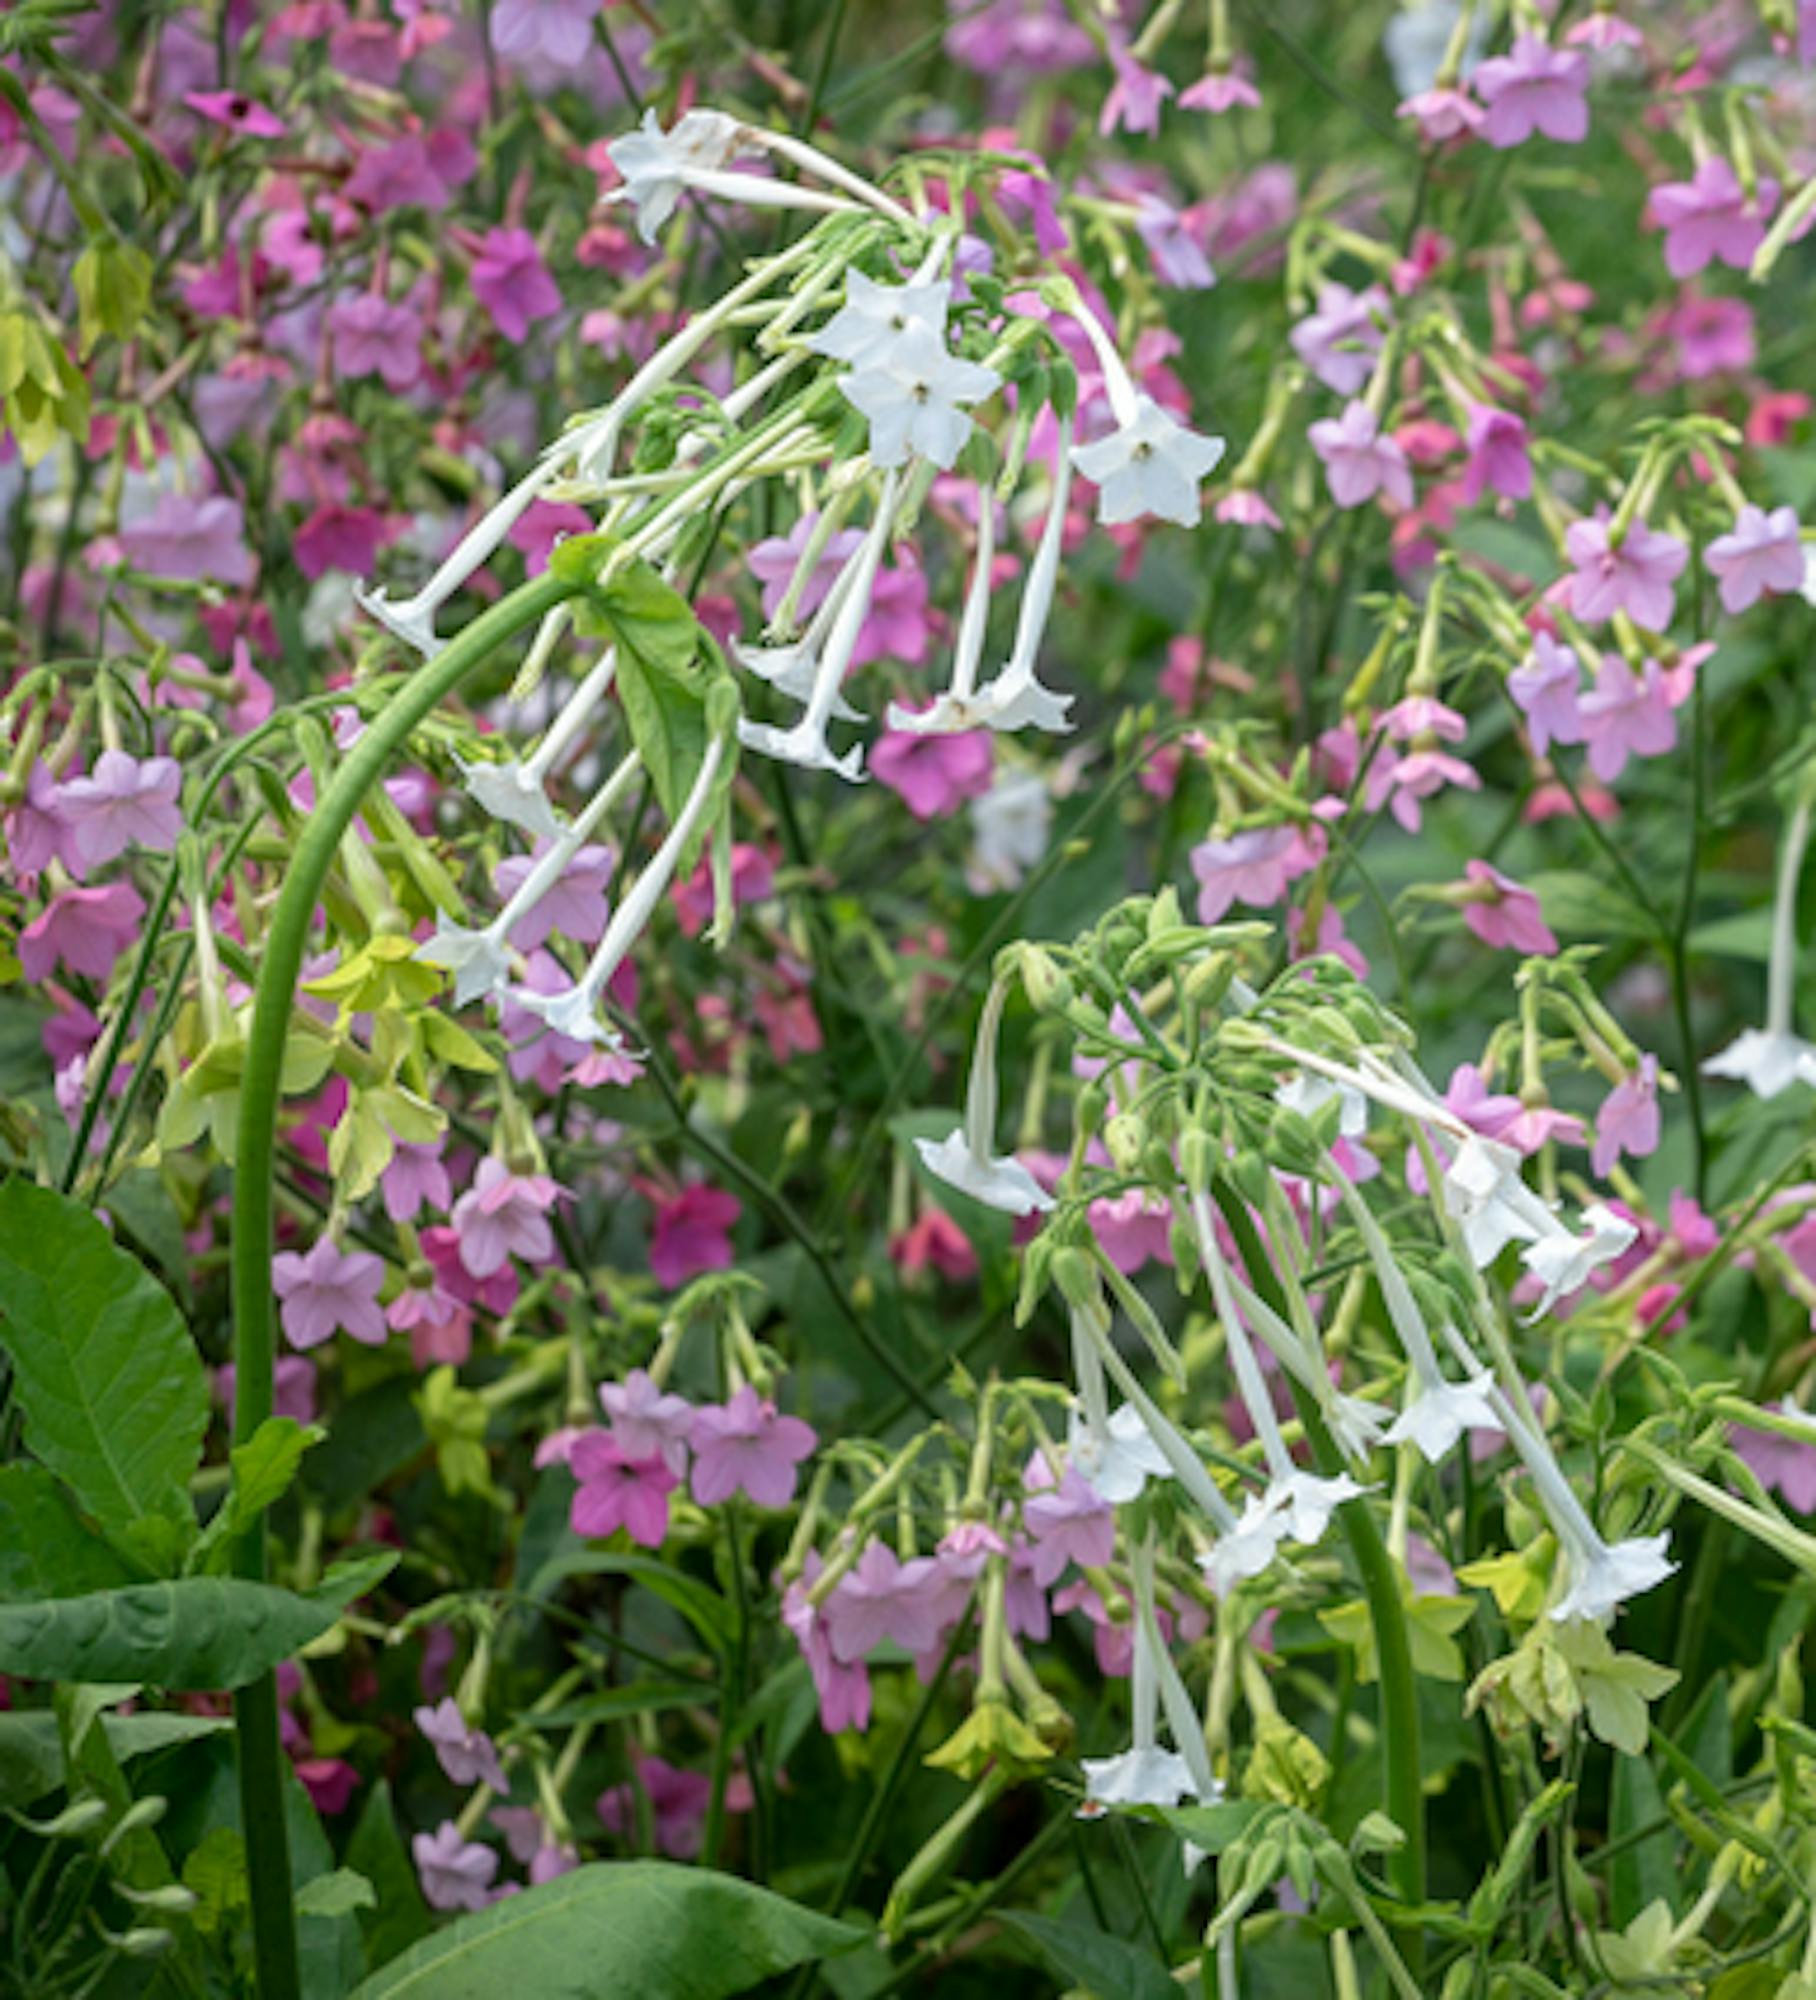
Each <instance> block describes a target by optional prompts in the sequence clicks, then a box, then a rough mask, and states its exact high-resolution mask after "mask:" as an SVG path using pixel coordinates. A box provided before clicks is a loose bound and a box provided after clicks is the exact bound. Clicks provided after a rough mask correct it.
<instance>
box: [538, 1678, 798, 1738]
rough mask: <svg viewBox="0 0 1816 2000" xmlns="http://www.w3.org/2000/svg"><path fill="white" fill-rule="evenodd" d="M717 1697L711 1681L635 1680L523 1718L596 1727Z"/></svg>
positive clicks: (706, 1704)
mask: <svg viewBox="0 0 1816 2000" xmlns="http://www.w3.org/2000/svg"><path fill="white" fill-rule="evenodd" d="M790 1664H791V1665H792V1664H793V1663H792V1662H791V1663H790ZM718 1699H719V1690H718V1688H717V1687H716V1686H715V1685H714V1684H713V1683H712V1682H710V1681H699V1680H693V1681H634V1682H632V1683H631V1685H630V1686H628V1687H616V1688H607V1689H606V1690H605V1691H604V1692H603V1693H601V1694H589V1695H583V1696H582V1697H581V1698H580V1699H579V1700H578V1701H564V1702H562V1703H561V1704H560V1705H559V1706H558V1707H555V1708H537V1709H531V1710H529V1711H528V1712H527V1713H526V1714H525V1716H524V1718H523V1720H524V1721H525V1722H526V1723H527V1724H528V1725H529V1726H530V1727H531V1728H533V1729H576V1728H578V1727H579V1726H580V1725H581V1724H582V1723H589V1724H592V1725H594V1726H595V1727H596V1726H597V1725H598V1724H600V1723H602V1722H622V1721H624V1719H625V1718H626V1717H627V1716H632V1715H655V1714H658V1713H659V1712H660V1711H662V1710H664V1709H670V1708H710V1707H711V1706H712V1705H713V1703H714V1702H716V1701H717V1700H718ZM746 1713H748V1710H747V1711H746ZM742 1720H743V1718H742V1717H740V1722H741V1721H742Z"/></svg>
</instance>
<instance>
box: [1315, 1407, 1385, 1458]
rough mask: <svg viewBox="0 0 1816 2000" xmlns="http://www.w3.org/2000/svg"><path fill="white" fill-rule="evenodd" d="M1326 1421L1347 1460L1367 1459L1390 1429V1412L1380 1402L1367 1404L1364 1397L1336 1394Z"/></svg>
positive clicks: (1325, 1415)
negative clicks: (1387, 1427) (1388, 1418)
mask: <svg viewBox="0 0 1816 2000" xmlns="http://www.w3.org/2000/svg"><path fill="white" fill-rule="evenodd" d="M1324 1421H1325V1422H1326V1423H1327V1424H1329V1426H1330V1434H1331V1436H1332V1437H1334V1438H1335V1439H1336V1441H1337V1444H1338V1446H1339V1448H1340V1449H1341V1450H1342V1453H1343V1455H1344V1457H1345V1458H1354V1459H1364V1458H1366V1457H1367V1456H1368V1454H1369V1453H1370V1452H1371V1451H1372V1450H1373V1449H1374V1447H1375V1444H1376V1442H1377V1441H1378V1440H1379V1439H1380V1437H1381V1435H1382V1433H1383V1431H1384V1430H1385V1429H1386V1426H1387V1412H1386V1411H1385V1410H1384V1409H1382V1407H1381V1406H1380V1404H1379V1403H1368V1402H1364V1401H1363V1399H1362V1398H1361V1397H1360V1396H1345V1395H1342V1394H1340V1393H1339V1394H1334V1395H1333V1396H1332V1397H1331V1399H1330V1402H1329V1404H1328V1405H1327V1406H1326V1408H1325V1411H1324Z"/></svg>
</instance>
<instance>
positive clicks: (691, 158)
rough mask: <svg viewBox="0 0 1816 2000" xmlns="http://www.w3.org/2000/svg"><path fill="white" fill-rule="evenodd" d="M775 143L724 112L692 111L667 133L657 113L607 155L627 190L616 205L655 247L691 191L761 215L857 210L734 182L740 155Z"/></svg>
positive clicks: (776, 186) (784, 184) (787, 185)
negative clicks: (767, 211) (766, 211)
mask: <svg viewBox="0 0 1816 2000" xmlns="http://www.w3.org/2000/svg"><path fill="white" fill-rule="evenodd" d="M767 137H768V135H767V134H765V133H762V132H756V131H752V130H751V128H750V127H748V126H745V125H741V124H740V123H739V122H738V120H737V119H735V118H729V117H727V116H726V114H725V113H724V112H723V111H707V110H703V109H699V110H693V111H689V112H687V113H686V114H685V116H683V117H681V118H679V119H677V120H676V121H675V123H674V124H673V125H672V126H671V127H670V128H669V129H668V131H666V132H664V131H663V129H662V125H661V122H660V120H659V119H658V118H657V116H656V114H655V112H654V111H646V112H645V113H644V114H643V123H642V125H641V126H639V127H638V128H637V130H636V131H634V132H628V133H626V134H625V136H624V137H623V138H622V139H614V140H613V141H612V143H611V144H610V145H609V146H607V147H606V149H605V150H606V154H607V156H608V157H609V159H610V160H611V163H612V165H613V166H615V167H616V168H617V169H618V171H619V173H621V174H622V175H623V176H624V185H623V186H622V187H620V188H614V189H613V190H612V191H611V193H610V194H608V195H607V196H606V197H605V199H606V200H607V201H608V202H629V203H630V204H631V205H632V207H633V208H635V209H636V211H637V234H638V235H639V236H641V237H642V239H643V240H644V242H645V243H650V244H653V243H654V242H655V240H656V235H657V232H658V231H659V230H661V228H662V227H663V225H664V224H665V223H666V222H667V221H668V219H669V217H670V216H672V215H673V214H674V212H675V208H676V205H677V204H678V203H679V202H680V199H681V197H682V195H683V194H684V193H685V192H686V191H687V190H688V189H689V188H691V189H693V190H694V191H695V192H696V193H699V194H711V195H719V196H722V197H723V198H724V199H726V200H728V201H742V202H746V203H749V204H750V205H751V206H753V207H757V208H804V209H813V210H815V211H817V212H819V213H821V214H829V213H839V212H844V211H850V210H851V209H852V208H853V207H854V204H853V203H852V202H849V201H845V200H842V199H841V198H840V197H838V196H836V195H827V194H821V193H819V192H818V191H817V190H815V189H813V188H803V187H796V186H794V185H793V183H791V182H788V181H773V180H770V179H768V178H767V177H766V176H764V175H760V174H734V173H727V172H725V171H724V169H725V168H726V167H727V166H728V165H729V163H730V162H731V161H732V160H733V159H735V158H736V157H737V155H738V154H739V153H740V152H746V151H749V150H751V149H752V147H754V146H757V145H761V144H762V143H763V141H764V140H765V139H766V138H767Z"/></svg>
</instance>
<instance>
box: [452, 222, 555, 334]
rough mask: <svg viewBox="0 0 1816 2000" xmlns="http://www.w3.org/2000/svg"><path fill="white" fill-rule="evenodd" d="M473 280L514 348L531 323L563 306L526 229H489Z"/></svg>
mask: <svg viewBox="0 0 1816 2000" xmlns="http://www.w3.org/2000/svg"><path fill="white" fill-rule="evenodd" d="M468 283H469V284H471V286H472V287H473V296H474V297H475V298H476V299H477V300H478V301H479V303H480V304H481V305H482V306H484V307H485V309H486V311H487V312H488V313H489V314H490V315H491V318H492V324H493V325H494V326H495V327H497V329H498V331H499V332H500V333H501V334H503V335H504V337H505V339H506V340H508V341H510V342H511V343H512V345H513V346H515V345H517V344H519V343H520V342H521V341H522V340H523V338H524V336H525V335H526V334H527V333H528V332H529V330H530V325H531V323H532V321H535V320H539V319H551V318H553V317H554V315H555V314H556V313H558V312H559V311H560V310H561V292H560V290H559V288H558V287H557V286H556V283H555V280H554V279H553V278H552V277H550V276H549V269H548V266H547V265H546V264H545V263H544V262H543V261H542V252H541V251H540V250H539V249H538V248H537V247H536V239H535V237H533V236H532V235H531V234H530V232H529V231H528V230H527V229H488V230H487V231H486V233H485V236H484V238H483V240H482V241H481V243H480V248H479V255H478V256H477V257H475V258H474V260H473V268H472V270H471V271H470V272H469V273H468Z"/></svg>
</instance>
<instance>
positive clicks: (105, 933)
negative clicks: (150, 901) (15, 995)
mask: <svg viewBox="0 0 1816 2000" xmlns="http://www.w3.org/2000/svg"><path fill="white" fill-rule="evenodd" d="M144 914H145V899H144V897H143V896H141V895H140V894H139V892H138V890H136V889H135V888H134V887H133V886H132V884H131V883H130V882H107V883H104V884H103V885H102V886H101V887H100V888H98V889H63V890H60V891H59V892H58V893H57V894H56V895H55V896H53V897H52V898H51V899H50V901H49V902H48V903H46V904H45V906H44V908H43V909H42V910H40V911H39V912H38V914H37V915H36V916H35V917H34V918H33V919H32V920H31V922H30V923H29V924H27V925H26V926H25V928H24V930H22V931H21V932H20V933H19V946H18V949H19V965H20V969H21V970H22V971H23V972H24V974H25V976H26V978H27V979H29V980H30V981H31V982H32V983H33V984H34V985H37V984H39V983H40V982H42V981H43V980H46V979H48V978H49V977H50V975H51V972H52V970H53V969H54V968H55V967H56V966H58V965H62V966H63V967H64V968H65V969H66V970H68V971H70V972H80V973H83V974H85V975H86V976H87V977H88V978H90V979H105V978H106V977H107V975H108V974H109V973H110V972H112V970H113V968H114V960H115V959H117V958H118V957H119V956H120V954H121V952H123V951H124V950H125V949H126V947H127V946H128V945H129V944H131V943H132V942H133V940H134V938H135V937H136V936H137V935H138V929H139V920H140V918H141V917H143V916H144Z"/></svg>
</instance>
